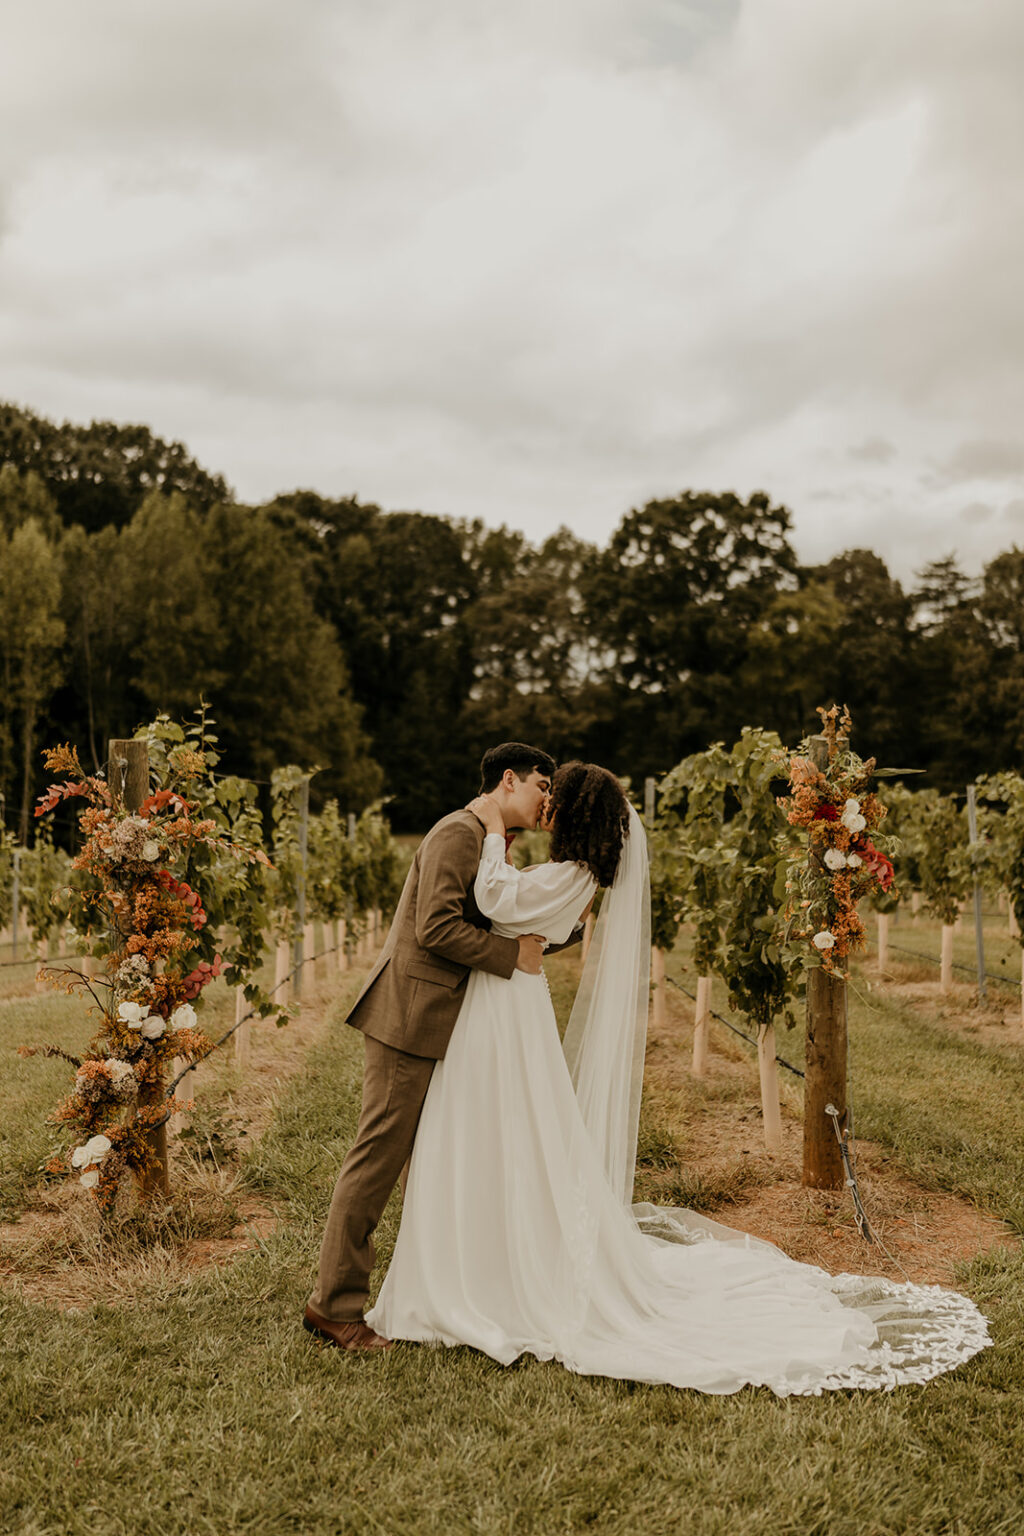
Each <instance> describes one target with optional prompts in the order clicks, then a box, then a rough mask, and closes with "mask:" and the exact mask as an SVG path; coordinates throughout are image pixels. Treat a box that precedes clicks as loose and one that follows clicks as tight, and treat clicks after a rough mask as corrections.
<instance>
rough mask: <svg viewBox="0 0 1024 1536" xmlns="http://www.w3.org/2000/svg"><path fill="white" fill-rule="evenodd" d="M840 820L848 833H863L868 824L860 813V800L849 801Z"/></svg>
mask: <svg viewBox="0 0 1024 1536" xmlns="http://www.w3.org/2000/svg"><path fill="white" fill-rule="evenodd" d="M839 820H840V821H841V822H842V824H843V826H844V827H845V828H846V830H847V831H848V832H863V831H864V828H865V827H866V826H867V822H866V821H865V820H864V817H863V816H862V815H861V813H860V801H859V800H847V802H846V804H845V805H844V806H843V814H842V815H841V816H840V818H839Z"/></svg>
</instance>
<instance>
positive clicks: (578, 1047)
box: [562, 806, 651, 1205]
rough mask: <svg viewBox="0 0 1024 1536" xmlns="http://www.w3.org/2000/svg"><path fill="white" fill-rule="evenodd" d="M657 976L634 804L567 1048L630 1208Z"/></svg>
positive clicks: (592, 1125)
mask: <svg viewBox="0 0 1024 1536" xmlns="http://www.w3.org/2000/svg"><path fill="white" fill-rule="evenodd" d="M650 975H651V887H650V874H649V869H648V859H647V836H646V833H645V832H644V826H643V822H642V821H641V820H640V817H639V816H638V815H637V813H636V811H635V810H634V809H633V807H632V806H630V808H629V831H628V835H627V836H626V837H625V839H624V840H623V847H622V856H621V858H620V859H619V867H618V869H617V870H616V872H615V879H614V880H613V881H612V883H611V885H610V886H609V888H608V890H607V892H606V894H605V898H604V901H603V902H602V904H601V911H600V913H599V915H598V919H597V922H596V923H595V925H594V938H593V942H592V944H591V946H590V952H589V954H588V955H587V960H586V964H585V965H584V967H583V974H582V976H581V978H580V985H579V990H578V991H577V993H576V1001H575V1002H574V1004H573V1008H572V1012H571V1014H570V1015H569V1022H568V1024H567V1025H566V1029H565V1037H564V1039H563V1041H562V1049H563V1050H564V1052H565V1059H566V1062H567V1063H568V1066H569V1072H570V1075H571V1077H572V1083H573V1087H574V1088H575V1089H576V1097H577V1099H578V1100H579V1106H580V1112H581V1114H582V1116H583V1120H584V1123H585V1125H586V1127H587V1130H588V1131H589V1132H590V1136H591V1139H592V1140H593V1142H594V1144H595V1146H596V1147H597V1148H598V1150H599V1151H600V1153H601V1157H602V1159H603V1161H604V1167H605V1172H606V1173H607V1175H608V1179H609V1182H610V1183H611V1186H612V1188H613V1189H614V1190H615V1192H616V1194H617V1195H618V1196H619V1198H620V1199H621V1200H622V1201H623V1203H624V1204H625V1205H629V1204H630V1203H631V1201H632V1199H633V1175H634V1172H635V1169H636V1141H637V1131H638V1127H639V1123H640V1096H641V1092H642V1090H643V1078H644V1049H645V1047H646V1044H647V1008H648V989H649V985H650Z"/></svg>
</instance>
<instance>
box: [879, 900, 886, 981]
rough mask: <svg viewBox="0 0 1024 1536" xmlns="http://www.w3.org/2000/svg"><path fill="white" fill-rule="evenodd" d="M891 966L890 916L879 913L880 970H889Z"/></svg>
mask: <svg viewBox="0 0 1024 1536" xmlns="http://www.w3.org/2000/svg"><path fill="white" fill-rule="evenodd" d="M888 966H889V914H888V912H879V913H878V969H879V970H880V971H884V970H887V969H888Z"/></svg>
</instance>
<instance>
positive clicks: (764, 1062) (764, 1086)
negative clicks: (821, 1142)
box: [757, 1024, 831, 1152]
mask: <svg viewBox="0 0 1024 1536" xmlns="http://www.w3.org/2000/svg"><path fill="white" fill-rule="evenodd" d="M757 1067H758V1072H759V1074H760V1078H761V1114H762V1117H763V1119H764V1144H765V1147H766V1149H767V1150H768V1151H769V1152H778V1151H780V1150H781V1148H782V1115H781V1113H780V1111H779V1069H778V1065H777V1063H776V1060H775V1025H774V1024H762V1025H761V1027H760V1029H759V1030H758V1032H757ZM829 1127H830V1129H831V1122H829Z"/></svg>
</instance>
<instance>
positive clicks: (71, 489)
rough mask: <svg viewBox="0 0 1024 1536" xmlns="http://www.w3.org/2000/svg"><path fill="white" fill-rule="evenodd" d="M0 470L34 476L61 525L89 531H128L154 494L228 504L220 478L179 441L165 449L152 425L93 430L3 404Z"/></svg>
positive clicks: (105, 425)
mask: <svg viewBox="0 0 1024 1536" xmlns="http://www.w3.org/2000/svg"><path fill="white" fill-rule="evenodd" d="M0 464H10V465H13V466H14V467H15V468H16V469H18V470H32V471H34V472H35V473H36V474H37V475H38V476H39V477H40V478H41V480H42V481H43V483H44V484H45V486H46V488H47V490H48V491H49V492H50V494H51V496H52V497H53V498H54V500H55V502H56V505H57V510H58V512H59V514H60V518H61V521H62V522H63V523H65V524H67V525H69V526H70V525H71V524H72V523H80V524H81V525H82V527H83V528H85V529H86V530H87V531H89V532H94V531H95V530H96V529H97V528H103V527H105V526H106V525H107V524H108V523H113V524H115V525H116V526H117V527H123V526H124V525H125V524H126V523H128V522H130V520H131V518H132V517H133V516H134V514H135V512H136V510H137V508H138V507H139V506H140V505H141V503H142V502H143V500H144V499H145V498H146V496H147V495H149V494H150V493H151V492H153V491H158V492H160V493H162V494H164V495H170V494H171V493H172V492H174V491H180V492H182V493H183V494H184V495H186V496H187V497H188V499H189V501H190V502H191V504H192V505H193V506H195V507H198V508H200V509H203V510H205V509H206V508H208V507H211V506H213V505H214V503H215V502H218V501H225V500H228V499H229V498H230V496H231V492H230V490H229V488H228V486H227V484H226V483H225V481H224V480H223V479H222V478H221V477H220V476H219V475H210V474H208V473H207V472H206V470H204V469H203V468H201V466H200V465H199V464H197V463H196V461H195V460H194V459H193V458H191V457H190V455H189V453H188V450H187V449H186V448H185V446H184V444H182V443H167V442H164V440H163V439H162V438H159V437H155V436H154V435H153V433H152V432H151V431H150V429H149V428H148V427H141V426H119V425H118V423H117V422H113V421H94V422H92V423H91V424H90V425H89V426H88V427H81V426H76V425H75V424H74V423H72V422H67V421H66V422H63V423H62V424H61V425H60V426H57V425H55V424H54V423H53V422H52V421H48V420H47V419H46V418H45V417H42V416H35V415H33V414H32V412H31V411H27V410H24V409H23V408H22V407H20V406H17V405H12V404H0Z"/></svg>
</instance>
